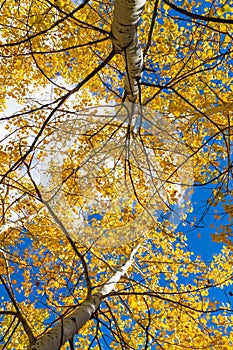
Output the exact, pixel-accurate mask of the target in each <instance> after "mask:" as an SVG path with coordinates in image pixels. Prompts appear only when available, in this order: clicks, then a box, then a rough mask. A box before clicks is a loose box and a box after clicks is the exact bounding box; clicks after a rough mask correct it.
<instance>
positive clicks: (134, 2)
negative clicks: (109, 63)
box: [112, 0, 146, 102]
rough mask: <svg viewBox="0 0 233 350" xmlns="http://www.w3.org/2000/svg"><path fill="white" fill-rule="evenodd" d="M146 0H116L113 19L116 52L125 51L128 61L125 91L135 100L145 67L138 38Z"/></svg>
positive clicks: (113, 40) (128, 97) (132, 100)
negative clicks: (138, 28)
mask: <svg viewBox="0 0 233 350" xmlns="http://www.w3.org/2000/svg"><path fill="white" fill-rule="evenodd" d="M145 2H146V1H145V0H116V1H115V6H114V11H113V21H112V43H113V48H114V50H115V52H116V53H122V52H123V53H124V56H125V61H126V75H125V92H126V95H127V99H128V100H129V101H130V102H135V100H136V98H137V94H138V83H139V80H140V78H141V73H142V67H143V55H142V50H141V48H140V47H139V43H138V38H137V25H138V22H139V20H140V17H141V14H142V11H143V8H144V5H145Z"/></svg>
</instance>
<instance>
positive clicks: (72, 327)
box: [29, 245, 140, 350]
mask: <svg viewBox="0 0 233 350" xmlns="http://www.w3.org/2000/svg"><path fill="white" fill-rule="evenodd" d="M139 248H140V245H138V246H137V247H136V248H135V249H134V250H133V251H132V253H131V255H130V258H129V260H127V262H126V263H125V265H123V266H122V267H121V268H119V269H118V270H117V271H116V272H115V273H114V275H113V276H112V277H111V278H110V279H109V280H108V281H107V282H106V283H105V284H104V285H103V286H102V287H101V288H99V290H98V291H97V292H96V293H95V294H93V295H92V296H91V297H90V298H89V299H87V300H85V301H84V302H83V304H82V305H81V306H79V307H78V308H77V309H75V310H74V311H73V312H71V313H70V314H69V315H68V316H67V317H66V318H64V319H63V320H62V321H61V322H59V323H58V324H57V325H56V326H55V327H54V328H52V329H50V330H49V331H48V332H47V333H45V334H44V335H43V336H42V337H41V338H39V339H37V341H36V343H35V344H34V345H31V346H30V347H29V350H58V349H59V348H60V346H61V345H63V344H65V343H66V342H67V341H68V340H69V339H71V338H72V336H74V335H75V334H76V333H77V332H78V331H79V330H80V329H81V328H82V326H84V325H85V323H86V322H87V321H89V320H90V319H91V317H92V315H93V313H94V312H95V311H96V310H97V309H98V307H99V306H100V303H101V301H102V300H103V299H104V298H105V297H106V296H107V295H108V294H109V293H110V292H111V291H112V290H113V289H114V287H115V286H116V284H117V282H118V281H119V280H120V279H121V277H122V276H123V275H124V274H125V273H126V272H127V270H128V269H129V267H130V266H131V265H132V263H133V259H134V255H135V254H136V253H137V251H138V249H139Z"/></svg>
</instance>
